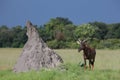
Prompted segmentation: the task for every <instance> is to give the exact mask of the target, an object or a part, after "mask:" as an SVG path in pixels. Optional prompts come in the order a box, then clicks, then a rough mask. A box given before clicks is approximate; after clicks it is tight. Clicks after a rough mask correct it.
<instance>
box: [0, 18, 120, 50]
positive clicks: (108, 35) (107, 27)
mask: <svg viewBox="0 0 120 80" xmlns="http://www.w3.org/2000/svg"><path fill="white" fill-rule="evenodd" d="M34 26H35V27H36V28H37V29H38V31H39V34H40V36H41V37H42V38H43V40H44V41H45V42H46V43H47V44H48V45H49V47H51V48H53V49H61V48H62V49H65V48H72V49H73V48H78V46H79V45H77V44H76V41H77V39H78V38H82V39H86V38H87V39H89V42H88V44H90V45H91V46H92V47H95V48H97V49H105V48H109V49H119V48H120V23H111V24H107V23H104V22H97V21H96V22H89V23H86V24H80V25H75V24H73V22H72V21H71V20H69V19H68V18H63V17H56V18H51V19H50V20H49V22H48V23H46V24H44V25H34ZM26 41H27V36H26V27H25V26H20V25H18V26H13V27H11V28H9V27H8V26H6V25H2V26H0V47H1V48H6V47H9V48H22V47H23V45H24V44H25V42H26Z"/></svg>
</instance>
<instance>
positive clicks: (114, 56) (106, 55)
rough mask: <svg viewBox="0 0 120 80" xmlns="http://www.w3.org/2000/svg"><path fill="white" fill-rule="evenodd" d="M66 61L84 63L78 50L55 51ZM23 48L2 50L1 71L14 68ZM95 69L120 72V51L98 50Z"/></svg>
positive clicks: (0, 54)
mask: <svg viewBox="0 0 120 80" xmlns="http://www.w3.org/2000/svg"><path fill="white" fill-rule="evenodd" d="M55 51H56V52H57V53H58V54H59V55H60V56H61V57H62V58H63V60H64V63H70V64H76V65H77V64H79V62H83V57H82V55H83V53H82V52H80V53H78V52H77V49H59V50H55ZM21 52H22V49H21V48H0V70H1V69H9V68H10V69H11V68H13V66H14V64H15V62H16V61H17V59H18V57H19V55H20V53H21ZM95 69H98V70H101V69H102V70H106V69H110V70H120V50H97V55H96V62H95Z"/></svg>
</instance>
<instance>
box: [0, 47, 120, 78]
mask: <svg viewBox="0 0 120 80" xmlns="http://www.w3.org/2000/svg"><path fill="white" fill-rule="evenodd" d="M21 52H22V49H21V48H0V80H120V49H118V50H109V49H104V50H96V52H97V54H96V60H95V68H94V71H92V70H89V69H86V70H84V68H83V67H80V63H83V57H82V55H83V53H82V52H80V53H78V52H77V49H59V50H55V52H57V53H58V54H59V55H60V56H61V57H62V58H63V60H64V63H63V64H62V65H61V66H60V67H64V68H65V70H60V69H59V68H56V69H51V70H44V69H43V70H40V71H37V72H36V71H30V72H26V73H14V72H12V68H13V66H14V64H15V62H16V61H17V59H18V57H19V55H20V53H21Z"/></svg>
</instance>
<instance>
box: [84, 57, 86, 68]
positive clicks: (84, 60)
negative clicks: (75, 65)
mask: <svg viewBox="0 0 120 80" xmlns="http://www.w3.org/2000/svg"><path fill="white" fill-rule="evenodd" d="M84 63H85V65H84V69H86V59H85V58H84Z"/></svg>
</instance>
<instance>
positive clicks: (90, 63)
mask: <svg viewBox="0 0 120 80" xmlns="http://www.w3.org/2000/svg"><path fill="white" fill-rule="evenodd" d="M89 68H90V69H91V60H89Z"/></svg>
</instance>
